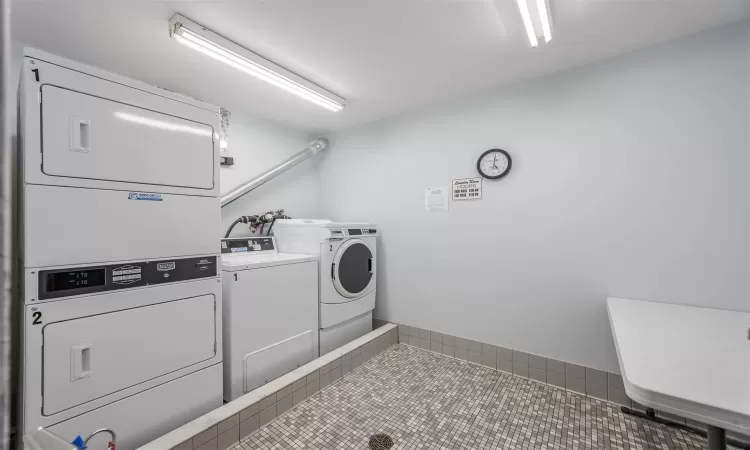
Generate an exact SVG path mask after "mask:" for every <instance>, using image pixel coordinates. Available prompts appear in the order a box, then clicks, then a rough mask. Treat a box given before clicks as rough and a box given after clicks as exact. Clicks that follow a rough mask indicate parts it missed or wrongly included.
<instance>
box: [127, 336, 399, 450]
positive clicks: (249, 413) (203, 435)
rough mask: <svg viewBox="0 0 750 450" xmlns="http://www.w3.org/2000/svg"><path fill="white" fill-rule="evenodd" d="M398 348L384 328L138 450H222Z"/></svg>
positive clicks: (395, 341)
mask: <svg viewBox="0 0 750 450" xmlns="http://www.w3.org/2000/svg"><path fill="white" fill-rule="evenodd" d="M397 343H398V328H397V325H396V324H392V323H389V324H386V325H383V326H381V327H379V328H377V329H376V330H373V331H372V332H370V333H368V334H366V335H364V336H362V337H361V338H358V339H355V340H353V341H352V342H350V343H348V344H346V345H344V346H343V347H340V348H338V349H336V350H334V351H332V352H330V353H328V354H325V355H323V356H321V357H320V358H317V359H315V360H314V361H311V362H309V363H307V364H305V365H304V366H302V367H299V368H297V369H295V370H293V371H291V372H289V373H287V374H286V375H282V376H280V377H279V378H276V379H275V380H273V381H271V382H269V383H268V384H265V385H263V386H261V387H259V388H258V389H255V390H253V391H251V392H248V393H247V394H245V395H243V396H242V397H239V398H237V399H235V400H234V401H231V402H229V403H227V404H225V405H224V406H221V407H219V408H217V409H215V410H213V411H211V412H210V413H208V414H205V415H203V416H201V417H199V418H197V419H195V420H193V421H192V422H188V423H187V424H185V425H183V426H181V427H179V428H177V429H175V430H173V431H171V432H169V433H167V434H165V435H163V436H161V437H159V438H157V439H155V440H153V441H151V442H149V443H148V444H146V445H144V446H142V447H140V448H139V449H138V450H169V449H174V450H198V449H200V450H225V449H227V448H231V447H233V446H234V445H236V444H237V443H238V442H239V441H241V440H243V439H245V438H246V437H248V436H249V435H251V434H252V433H254V432H255V431H257V430H258V429H259V428H261V427H263V426H264V425H266V424H268V423H269V422H271V421H273V420H275V419H276V418H277V417H280V416H282V415H283V414H285V413H286V412H288V411H290V410H292V409H293V408H294V407H295V406H297V405H299V404H300V403H302V402H303V401H305V400H307V399H308V398H310V397H312V396H314V395H315V394H317V393H318V392H320V391H321V390H322V389H325V388H326V387H328V386H330V385H331V384H333V383H335V382H336V381H338V380H340V379H341V378H343V377H345V376H346V375H348V374H349V373H350V372H351V371H352V370H354V369H355V368H357V367H359V366H360V365H362V364H364V363H365V362H366V361H368V360H369V359H370V358H372V357H374V356H375V355H377V354H379V353H382V352H383V351H384V350H386V349H387V348H388V347H390V346H391V345H395V344H397Z"/></svg>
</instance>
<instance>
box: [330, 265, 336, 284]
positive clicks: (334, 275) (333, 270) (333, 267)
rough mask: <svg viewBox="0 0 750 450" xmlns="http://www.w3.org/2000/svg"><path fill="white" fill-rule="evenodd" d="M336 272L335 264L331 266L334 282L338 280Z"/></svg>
mask: <svg viewBox="0 0 750 450" xmlns="http://www.w3.org/2000/svg"><path fill="white" fill-rule="evenodd" d="M335 271H336V263H333V264H331V279H332V280H335V279H336V273H335Z"/></svg>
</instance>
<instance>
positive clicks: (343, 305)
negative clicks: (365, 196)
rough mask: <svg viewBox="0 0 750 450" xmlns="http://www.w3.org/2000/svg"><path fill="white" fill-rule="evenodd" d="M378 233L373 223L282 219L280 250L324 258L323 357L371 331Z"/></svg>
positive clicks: (278, 229) (278, 225)
mask: <svg viewBox="0 0 750 450" xmlns="http://www.w3.org/2000/svg"><path fill="white" fill-rule="evenodd" d="M377 233H378V232H377V228H376V227H375V225H373V224H369V223H347V222H331V221H330V220H307V219H288V220H277V221H276V224H275V225H274V235H275V236H276V239H277V240H278V243H279V250H280V251H284V252H299V253H311V254H316V255H319V256H320V264H319V267H320V270H319V279H320V288H319V301H320V354H321V355H324V354H326V353H328V352H330V351H331V350H335V349H337V348H338V347H340V346H342V345H345V344H347V343H349V342H351V341H352V340H354V339H357V338H358V337H361V336H363V335H365V334H367V333H369V332H370V331H372V310H373V309H375V293H376V289H375V288H376V283H377V273H376V271H377V269H376V266H377V265H376V256H377V251H376V241H377Z"/></svg>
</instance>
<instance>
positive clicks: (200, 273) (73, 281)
mask: <svg viewBox="0 0 750 450" xmlns="http://www.w3.org/2000/svg"><path fill="white" fill-rule="evenodd" d="M217 270H218V269H217V267H216V256H205V257H199V258H184V259H169V260H163V261H143V262H133V263H127V264H108V265H103V266H98V267H81V268H78V267H74V268H68V269H62V270H40V271H39V300H47V299H53V298H60V297H70V296H73V295H82V294H89V293H95V292H105V291H112V290H117V289H126V288H132V287H140V286H149V285H152V284H163V283H174V282H176V281H189V280H195V279H199V278H210V277H215V276H216V274H217Z"/></svg>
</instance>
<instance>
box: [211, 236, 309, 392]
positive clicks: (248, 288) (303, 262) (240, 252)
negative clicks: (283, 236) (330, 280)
mask: <svg viewBox="0 0 750 450" xmlns="http://www.w3.org/2000/svg"><path fill="white" fill-rule="evenodd" d="M221 252H222V255H221V259H222V285H223V290H222V297H223V299H224V308H223V327H222V330H223V332H224V339H223V342H224V400H225V401H227V402H230V401H232V400H234V399H236V398H237V397H239V396H241V395H243V394H245V393H247V392H250V391H252V390H253V389H255V388H258V387H260V386H262V385H263V384H265V383H268V382H269V381H271V380H273V379H275V378H277V377H280V376H281V375H284V374H285V373H288V372H291V371H292V370H294V369H296V368H297V367H300V366H302V365H304V364H307V363H308V362H310V361H312V360H313V359H315V358H317V357H318V257H317V256H315V255H300V254H290V253H278V251H277V249H276V244H275V241H274V238H272V237H266V236H263V237H249V238H229V239H222V241H221Z"/></svg>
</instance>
